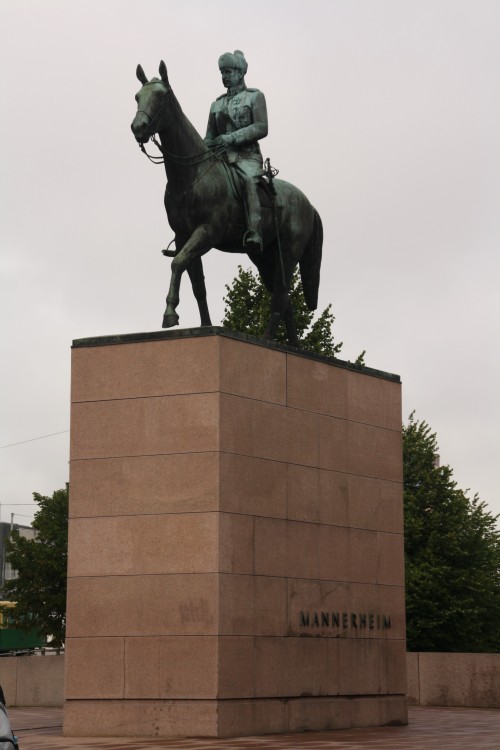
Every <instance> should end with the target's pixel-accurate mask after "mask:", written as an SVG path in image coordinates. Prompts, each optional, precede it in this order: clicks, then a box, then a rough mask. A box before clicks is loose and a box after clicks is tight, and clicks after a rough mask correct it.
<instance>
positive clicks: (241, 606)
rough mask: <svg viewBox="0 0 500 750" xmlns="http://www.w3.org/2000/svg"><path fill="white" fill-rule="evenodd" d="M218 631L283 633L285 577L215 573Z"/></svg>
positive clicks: (221, 633)
mask: <svg viewBox="0 0 500 750" xmlns="http://www.w3.org/2000/svg"><path fill="white" fill-rule="evenodd" d="M218 622H219V634H220V635H267V636H282V637H283V636H285V635H286V633H287V584H286V579H285V578H277V577H271V576H258V575H225V574H221V575H220V576H219V621H218Z"/></svg>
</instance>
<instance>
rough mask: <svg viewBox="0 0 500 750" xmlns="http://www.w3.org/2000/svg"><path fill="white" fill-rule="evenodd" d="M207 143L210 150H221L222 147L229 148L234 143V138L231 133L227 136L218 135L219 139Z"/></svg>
mask: <svg viewBox="0 0 500 750" xmlns="http://www.w3.org/2000/svg"><path fill="white" fill-rule="evenodd" d="M205 142H206V144H207V146H208V148H221V146H229V145H230V144H231V143H233V136H232V135H231V133H227V134H225V135H218V136H217V138H214V139H213V140H207V141H205Z"/></svg>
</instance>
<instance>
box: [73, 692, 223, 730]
mask: <svg viewBox="0 0 500 750" xmlns="http://www.w3.org/2000/svg"><path fill="white" fill-rule="evenodd" d="M217 725H218V722H217V702H216V701H214V700H126V701H124V700H121V701H117V700H107V701H98V700H67V701H66V704H65V706H64V726H63V733H64V736H65V737H95V736H96V735H97V736H99V737H216V736H217Z"/></svg>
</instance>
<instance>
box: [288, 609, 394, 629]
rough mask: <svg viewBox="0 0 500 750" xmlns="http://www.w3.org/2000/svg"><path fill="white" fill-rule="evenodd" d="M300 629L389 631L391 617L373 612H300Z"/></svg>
mask: <svg viewBox="0 0 500 750" xmlns="http://www.w3.org/2000/svg"><path fill="white" fill-rule="evenodd" d="M299 625H300V627H301V628H334V629H335V628H337V629H338V630H347V629H348V628H353V629H355V630H390V628H391V616H390V615H380V614H375V613H374V612H368V613H358V612H356V613H354V612H323V611H319V612H317V611H312V612H310V611H309V610H301V612H300V617H299Z"/></svg>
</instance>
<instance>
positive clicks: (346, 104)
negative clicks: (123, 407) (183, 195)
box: [0, 0, 500, 522]
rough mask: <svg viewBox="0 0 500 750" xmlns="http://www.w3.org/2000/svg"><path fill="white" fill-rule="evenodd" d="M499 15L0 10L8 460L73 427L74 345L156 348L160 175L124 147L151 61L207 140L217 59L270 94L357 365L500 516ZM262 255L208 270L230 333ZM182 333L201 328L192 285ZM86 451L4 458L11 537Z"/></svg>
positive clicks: (483, 5)
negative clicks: (232, 288)
mask: <svg viewBox="0 0 500 750" xmlns="http://www.w3.org/2000/svg"><path fill="white" fill-rule="evenodd" d="M499 39H500V2H499V1H498V0H470V1H466V0H418V2H417V0H412V1H411V2H410V1H409V0H349V2H348V1H347V0H307V1H306V0H300V1H299V0H266V1H265V2H264V1H262V0H254V2H253V3H251V4H250V3H237V2H234V0H232V2H230V1H229V0H211V2H206V0H203V1H202V0H200V1H197V0H184V1H183V2H173V1H172V2H169V1H168V0H142V2H140V3H138V2H129V0H31V1H30V0H0V60H1V67H0V69H1V71H2V73H1V76H0V89H1V103H2V117H1V118H0V131H1V143H2V156H1V171H0V199H1V200H0V211H1V224H0V275H1V296H0V305H1V317H2V322H3V335H2V367H1V370H0V387H1V394H2V398H1V419H0V445H2V446H3V445H6V444H10V443H15V442H18V441H23V440H27V439H30V438H34V437H38V436H41V435H46V434H48V433H55V432H59V431H62V430H66V429H68V428H69V377H70V368H69V362H70V345H71V341H72V339H74V338H81V337H84V336H94V335H105V334H114V333H125V332H134V331H150V330H156V329H158V328H159V327H160V325H161V319H162V313H163V308H164V297H165V294H166V290H167V283H168V278H169V263H168V261H167V260H166V259H164V258H163V257H162V256H161V255H160V249H161V248H162V247H166V245H167V244H168V242H169V241H170V239H172V233H171V231H170V229H169V227H168V224H167V221H166V218H165V215H164V212H163V207H162V194H163V188H164V172H163V170H162V168H161V167H154V166H152V165H151V164H150V163H149V162H147V161H146V159H145V157H143V156H142V155H141V154H140V152H139V149H138V147H137V145H136V144H135V142H134V140H133V137H132V135H131V132H130V123H131V121H132V118H133V116H134V111H135V102H134V94H135V92H136V90H137V89H138V88H139V83H138V81H137V80H136V78H135V67H136V65H137V63H138V62H141V64H142V65H143V67H144V69H145V71H146V74H147V75H148V76H152V75H154V74H156V73H157V70H158V64H159V61H160V59H162V58H163V59H164V60H165V62H166V64H167V67H168V70H169V76H170V82H171V84H172V86H173V88H174V90H175V92H176V94H177V97H178V99H179V101H180V103H181V105H182V107H183V109H184V111H185V112H186V114H187V115H188V117H189V118H190V119H191V121H192V122H193V124H194V125H195V126H196V127H197V128H198V130H199V131H200V132H202V133H204V130H205V127H206V121H207V117H208V110H209V106H210V103H211V101H212V100H213V99H214V98H215V97H216V96H218V95H219V94H220V93H222V92H223V88H222V85H221V82H220V76H219V72H218V69H217V59H218V56H219V55H220V54H221V53H222V52H224V51H227V50H233V49H235V48H239V49H242V50H243V51H244V52H245V54H246V57H247V60H248V62H249V70H248V74H247V78H246V80H247V84H248V85H249V86H255V87H258V88H261V89H262V90H263V91H264V93H265V94H266V98H267V103H268V111H269V123H270V133H269V136H268V138H267V139H266V140H265V141H263V142H262V150H263V153H264V156H265V157H267V156H270V157H271V160H272V162H273V164H275V165H276V166H277V167H278V168H279V169H280V176H281V177H283V178H284V179H286V180H289V181H291V182H294V183H295V184H296V185H298V186H299V187H300V188H301V189H302V190H303V191H304V192H305V193H306V194H307V195H308V197H309V198H310V200H311V201H312V202H313V204H314V205H315V206H316V208H317V209H318V211H319V213H320V214H321V216H322V219H323V224H324V228H325V246H324V262H323V270H322V283H321V288H320V308H321V309H323V308H324V307H325V306H326V305H327V304H328V303H329V302H332V303H333V308H334V314H335V315H336V323H335V330H336V338H337V339H340V340H343V341H344V349H343V352H342V357H343V358H344V359H351V360H352V359H354V358H355V357H356V356H357V354H358V353H359V352H360V351H361V350H362V349H366V350H367V357H366V361H367V364H369V365H370V366H373V367H376V368H380V369H384V370H388V371H391V372H396V373H398V374H400V375H401V377H402V380H403V398H404V402H403V403H404V406H403V415H404V417H405V418H406V416H407V415H408V414H409V412H410V411H412V410H413V409H416V413H417V417H419V418H424V419H426V420H427V421H428V422H429V423H430V424H431V426H432V428H433V429H434V430H435V431H436V432H437V434H438V439H439V444H440V453H441V460H442V462H443V463H449V464H450V465H451V466H452V467H453V469H454V472H455V479H456V480H457V482H458V484H459V486H461V487H463V488H467V487H470V488H471V491H472V492H478V493H479V495H480V497H481V499H482V500H484V501H486V502H487V503H488V506H489V508H490V509H491V510H492V511H493V512H494V513H500V496H499V492H498V478H499V477H498V474H499V472H498V465H499V459H498V456H499V455H500V450H499V449H500V440H499V397H498V392H499V389H498V372H499V364H500V363H499V358H500V357H499V353H498V351H499V347H498V343H497V341H498V338H499V330H498V329H499V326H498V298H499V293H498V290H499V263H498V256H499V252H498V247H499V240H500V210H499V206H500V145H499V144H500V139H499V133H500V96H499V92H500V44H499ZM238 263H242V264H243V265H247V264H248V261H247V259H246V256H244V255H242V256H239V257H238V256H228V255H224V254H222V253H218V252H217V251H213V252H212V253H210V254H209V255H208V256H205V259H204V265H205V273H206V276H207V284H208V290H209V301H210V307H211V312H212V318H213V320H214V323H217V324H218V323H219V322H220V320H221V317H222V315H223V302H222V297H223V294H224V287H225V284H227V283H230V281H231V280H232V278H233V277H234V275H235V274H236V271H237V266H238ZM180 315H181V326H183V327H188V326H196V325H198V323H199V320H198V317H197V312H196V308H195V305H194V302H193V298H192V294H191V291H190V289H189V285H188V283H186V281H185V282H184V283H183V285H182V289H181V305H180ZM68 443H69V440H68V434H67V433H65V434H62V435H57V436H54V437H51V438H47V439H45V440H40V441H35V442H31V443H26V444H24V445H19V446H15V447H11V448H7V449H3V450H1V451H0V477H1V480H0V503H1V504H2V507H1V514H2V520H9V519H10V513H12V512H14V513H16V516H15V520H16V521H18V522H22V521H28V520H29V518H24V517H23V516H24V515H27V516H30V515H31V514H32V510H33V507H32V506H29V505H26V506H25V505H17V504H16V505H11V504H13V503H30V502H31V495H32V492H33V491H38V492H41V493H44V494H47V493H51V492H52V491H53V490H55V489H57V488H59V487H61V486H63V484H64V482H65V481H66V480H67V476H68V467H67V461H68V450H69V449H68Z"/></svg>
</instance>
